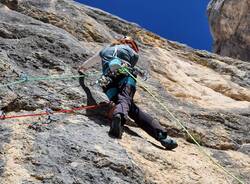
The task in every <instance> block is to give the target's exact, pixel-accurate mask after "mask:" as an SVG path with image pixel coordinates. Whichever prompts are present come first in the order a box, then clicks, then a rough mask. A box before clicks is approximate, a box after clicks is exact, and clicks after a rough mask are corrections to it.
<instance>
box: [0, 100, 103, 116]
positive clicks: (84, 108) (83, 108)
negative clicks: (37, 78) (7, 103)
mask: <svg viewBox="0 0 250 184" xmlns="http://www.w3.org/2000/svg"><path fill="white" fill-rule="evenodd" d="M103 105H107V103H102V104H98V105H89V106H81V107H75V108H72V109H60V110H57V111H52V112H51V113H50V112H48V111H46V112H41V113H36V114H22V115H11V116H6V115H2V116H0V120H5V119H19V118H25V117H35V116H47V115H50V114H61V113H72V112H75V111H80V110H86V109H92V110H94V109H98V108H99V107H101V106H103Z"/></svg>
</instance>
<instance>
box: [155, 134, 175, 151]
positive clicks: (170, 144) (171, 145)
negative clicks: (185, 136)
mask: <svg viewBox="0 0 250 184" xmlns="http://www.w3.org/2000/svg"><path fill="white" fill-rule="evenodd" d="M157 140H159V141H160V143H161V145H162V146H164V147H165V148H166V149H167V150H172V149H175V148H176V147H177V146H178V144H177V142H176V141H175V140H173V139H171V138H170V137H169V136H167V133H166V132H162V131H159V132H158V134H157Z"/></svg>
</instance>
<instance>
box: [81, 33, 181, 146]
mask: <svg viewBox="0 0 250 184" xmlns="http://www.w3.org/2000/svg"><path fill="white" fill-rule="evenodd" d="M138 52H139V48H138V46H137V44H136V42H135V41H134V40H133V39H132V38H130V37H124V38H122V39H118V40H115V41H114V42H113V43H112V44H111V45H109V46H107V47H106V48H104V49H102V50H101V51H100V52H99V56H100V58H101V60H102V72H103V75H102V77H101V78H100V80H99V83H100V85H101V86H102V88H103V91H104V93H105V94H106V95H107V96H108V98H109V100H110V101H112V102H114V103H115V107H114V111H113V113H112V121H111V125H110V130H109V135H110V136H112V137H115V138H121V137H122V133H123V126H124V124H125V122H126V120H127V119H128V117H130V118H131V119H133V120H134V121H135V123H136V124H137V125H138V126H139V127H140V128H142V129H143V130H144V131H146V132H147V133H148V134H149V135H151V136H152V137H154V138H155V139H156V140H158V141H160V143H161V144H162V145H163V146H164V147H165V148H166V149H168V150H172V149H174V148H176V147H177V146H178V144H177V143H176V142H175V141H174V140H173V139H171V138H169V137H168V136H167V132H166V130H165V129H164V128H163V127H162V126H161V125H160V123H159V122H158V121H157V120H156V119H154V118H152V117H151V116H150V115H149V114H147V113H145V112H143V111H142V110H141V109H140V108H139V107H138V106H137V105H136V104H135V103H134V101H133V97H134V94H135V91H136V81H135V80H134V79H133V78H132V77H131V76H130V75H129V74H128V73H126V72H124V70H121V69H122V68H126V69H128V70H129V71H130V72H131V73H132V74H133V75H134V77H137V75H141V76H142V75H143V74H144V72H141V71H140V70H138V69H136V66H135V65H136V63H137V61H138V59H139V55H138ZM97 58H98V57H97V56H94V57H92V59H91V61H92V62H93V63H96V62H97V60H98V59H97ZM89 61H90V60H88V62H87V63H84V64H83V65H82V66H81V67H80V68H79V70H81V71H82V70H84V71H85V70H86V69H87V68H88V67H89V66H90V65H91V64H89ZM99 61H100V60H99ZM93 63H92V64H93Z"/></svg>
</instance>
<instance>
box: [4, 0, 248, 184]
mask: <svg viewBox="0 0 250 184" xmlns="http://www.w3.org/2000/svg"><path fill="white" fill-rule="evenodd" d="M0 3H1V4H0V71H1V73H0V79H1V84H6V83H8V82H11V81H15V80H19V79H20V77H23V76H25V75H26V76H28V77H30V76H33V77H36V76H54V75H55V76H58V75H73V74H74V75H77V71H76V69H77V67H78V66H79V65H80V64H81V63H82V62H84V61H85V60H86V59H87V58H89V57H91V56H92V55H93V54H94V53H95V52H96V51H98V50H99V49H100V48H102V47H103V46H105V45H107V44H108V43H109V42H110V41H111V40H113V39H115V38H116V37H119V36H122V35H123V34H125V35H128V34H129V35H132V36H133V37H134V38H135V39H136V40H137V42H138V43H139V46H140V48H141V53H140V61H139V65H140V66H141V67H143V68H145V69H146V70H147V71H148V72H149V74H150V78H149V80H148V81H146V82H145V84H146V85H147V86H148V87H149V89H150V90H151V91H153V93H154V94H155V95H156V97H157V98H158V99H160V100H161V101H162V102H163V103H164V104H165V105H166V106H167V107H168V108H169V109H170V111H171V112H173V113H174V114H175V116H176V117H177V118H179V119H180V120H181V121H182V122H184V124H185V126H186V127H187V128H188V129H189V130H190V132H192V134H193V135H194V136H195V138H196V139H197V140H198V141H199V143H200V144H201V145H202V146H203V147H204V149H205V150H206V152H208V153H209V154H210V155H211V156H212V157H213V158H214V159H215V160H216V161H217V162H219V163H220V164H222V165H223V166H224V167H225V168H227V169H228V170H229V171H230V172H232V173H233V174H234V175H236V176H238V177H240V178H241V179H242V180H244V181H245V182H246V183H247V182H249V181H250V178H249V172H250V156H249V152H250V149H249V148H250V146H249V145H250V135H249V131H250V124H249V121H250V64H249V63H247V62H243V61H240V60H236V59H231V58H227V57H221V56H218V55H216V54H211V53H208V52H205V51H198V50H193V49H191V48H188V47H187V46H185V45H181V44H178V43H175V42H171V41H168V40H165V39H163V38H161V37H159V36H157V35H155V34H153V33H151V32H148V31H147V30H145V29H143V28H141V27H140V26H138V25H136V24H134V23H129V22H127V21H125V20H122V19H120V18H118V17H115V16H113V15H110V14H108V13H106V12H103V11H101V10H98V9H95V8H90V7H87V6H84V5H81V4H79V3H76V2H74V1H71V0H20V1H18V0H0ZM86 74H87V76H86V77H85V78H81V79H80V80H76V79H69V80H53V81H47V80H46V81H39V82H32V83H31V82H26V83H22V84H16V85H12V86H9V87H3V86H1V88H0V109H1V110H2V111H4V112H5V113H7V115H20V114H29V113H39V112H44V109H45V108H47V107H49V108H51V109H52V110H58V109H62V108H63V109H67V108H73V107H78V106H80V105H86V104H96V103H99V102H102V101H106V100H107V98H106V97H105V95H104V94H103V93H102V91H101V89H100V88H99V87H98V86H96V85H94V83H95V81H96V79H97V78H98V76H99V75H100V64H99V65H97V66H95V67H93V68H91V69H90V70H89V71H88V72H87V73H86ZM135 101H136V103H137V104H138V105H139V106H140V107H141V108H143V109H144V110H145V111H147V112H148V113H150V114H151V115H152V116H154V117H156V118H158V119H159V120H160V122H161V123H162V125H163V126H164V127H165V128H166V129H168V130H169V134H170V135H172V136H173V137H175V138H176V139H177V141H178V142H179V145H180V146H179V147H178V148H177V149H176V150H175V151H166V150H164V149H163V148H162V147H161V145H160V144H159V143H158V142H157V141H155V140H153V139H152V138H151V137H149V136H148V135H147V134H146V133H145V132H143V131H142V130H140V129H139V128H137V127H132V126H126V128H125V133H124V136H123V139H122V140H115V139H112V138H110V137H109V136H108V134H107V132H108V128H109V121H108V120H107V119H106V118H105V117H104V116H103V115H104V113H105V109H97V110H85V111H79V112H75V113H71V114H58V115H51V116H52V119H53V121H52V122H50V121H48V119H47V117H46V116H42V117H33V118H29V117H26V118H22V119H11V120H7V119H6V120H0V122H1V124H0V133H1V134H0V140H1V141H0V167H1V169H0V175H1V178H0V179H1V182H0V183H66V184H68V183H70V184H73V183H98V184H100V183H162V184H163V183H164V184H165V183H177V184H178V183H205V184H206V183H207V184H209V183H228V182H229V183H237V182H236V181H235V180H233V179H232V178H231V177H229V176H227V175H226V174H225V173H224V172H222V171H221V170H219V169H218V168H217V167H216V166H215V165H213V164H212V163H211V162H210V160H209V159H207V158H206V157H205V156H204V155H203V154H202V153H200V152H199V150H198V149H197V148H196V146H195V145H194V144H193V143H192V141H191V140H190V138H188V136H187V135H186V133H185V132H184V131H183V129H182V128H181V127H180V126H178V124H176V123H175V122H174V121H173V119H172V118H171V117H170V116H169V115H168V114H167V113H166V112H165V110H164V109H162V108H161V106H160V105H159V104H158V103H157V102H155V101H154V100H153V99H152V98H151V97H150V96H149V95H148V94H147V93H146V92H145V91H144V90H143V89H142V88H141V87H138V91H137V94H136V98H135ZM47 123H49V124H48V125H46V126H45V125H44V124H47ZM26 125H28V126H26ZM204 170H206V171H207V172H204Z"/></svg>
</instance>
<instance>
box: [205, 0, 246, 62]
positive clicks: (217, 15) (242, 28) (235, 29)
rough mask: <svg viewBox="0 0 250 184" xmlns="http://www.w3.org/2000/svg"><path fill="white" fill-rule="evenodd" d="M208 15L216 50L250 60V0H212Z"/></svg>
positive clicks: (221, 53) (225, 54)
mask: <svg viewBox="0 0 250 184" xmlns="http://www.w3.org/2000/svg"><path fill="white" fill-rule="evenodd" d="M208 17H209V23H210V28H211V31H212V35H213V39H214V52H216V53H218V54H220V55H223V56H230V57H233V58H238V59H242V60H244V61H250V23H249V22H250V0H212V1H211V2H210V4H209V5H208Z"/></svg>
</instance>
